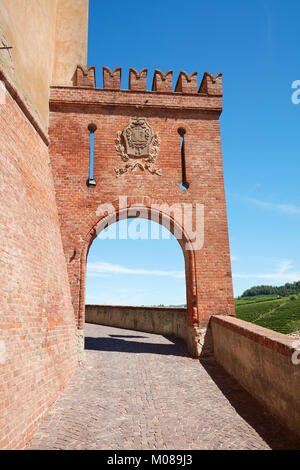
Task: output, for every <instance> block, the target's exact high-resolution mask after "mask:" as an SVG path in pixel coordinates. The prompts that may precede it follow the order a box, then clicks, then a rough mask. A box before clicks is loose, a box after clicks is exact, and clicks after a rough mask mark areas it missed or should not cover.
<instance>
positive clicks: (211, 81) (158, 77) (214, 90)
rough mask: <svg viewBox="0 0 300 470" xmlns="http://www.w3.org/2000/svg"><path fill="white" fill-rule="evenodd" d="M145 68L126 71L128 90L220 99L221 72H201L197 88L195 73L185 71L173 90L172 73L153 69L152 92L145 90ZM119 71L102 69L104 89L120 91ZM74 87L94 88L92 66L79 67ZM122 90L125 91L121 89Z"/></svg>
mask: <svg viewBox="0 0 300 470" xmlns="http://www.w3.org/2000/svg"><path fill="white" fill-rule="evenodd" d="M147 75H148V69H147V68H144V69H142V70H141V71H140V72H138V71H137V70H136V69H134V68H132V67H130V68H129V86H128V90H129V91H140V92H147V91H151V92H158V93H182V94H193V95H196V94H202V95H212V96H219V97H222V96H223V88H222V73H218V74H217V75H215V76H214V75H213V74H211V73H209V72H204V75H203V77H202V81H201V83H200V86H199V88H198V72H192V73H191V74H190V75H188V74H187V73H186V72H185V71H180V72H179V75H178V79H177V81H176V85H175V88H174V91H173V70H168V71H167V72H165V73H163V72H162V71H161V70H158V69H156V70H155V71H154V74H153V81H152V89H151V90H147ZM121 76H122V68H121V67H117V68H115V69H114V70H110V69H109V68H108V67H105V66H104V67H103V89H104V90H121ZM73 83H74V86H75V87H81V88H96V75H95V67H94V66H92V67H89V68H87V69H83V67H81V66H78V67H77V70H76V72H75V74H74V80H73ZM122 91H125V90H122Z"/></svg>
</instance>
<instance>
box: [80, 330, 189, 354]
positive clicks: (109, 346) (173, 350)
mask: <svg viewBox="0 0 300 470" xmlns="http://www.w3.org/2000/svg"><path fill="white" fill-rule="evenodd" d="M165 337H166V338H167V339H168V340H169V341H170V342H171V344H161V343H147V342H141V341H138V342H137V341H131V340H130V339H132V338H136V339H140V338H145V339H147V338H148V337H147V336H133V335H128V336H127V335H110V337H109V338H105V337H100V338H92V337H86V338H85V349H90V350H94V351H117V352H124V353H134V354H163V355H168V356H188V354H187V350H186V346H185V343H184V341H182V340H180V339H178V340H177V338H173V337H169V336H165ZM125 338H127V339H125Z"/></svg>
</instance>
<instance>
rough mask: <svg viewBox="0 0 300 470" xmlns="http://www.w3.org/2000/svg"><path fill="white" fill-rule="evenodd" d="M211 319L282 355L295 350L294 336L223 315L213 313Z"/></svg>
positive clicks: (287, 354)
mask: <svg viewBox="0 0 300 470" xmlns="http://www.w3.org/2000/svg"><path fill="white" fill-rule="evenodd" d="M211 321H212V322H215V323H218V324H219V325H222V326H224V327H225V328H228V329H230V330H232V331H235V332H237V333H239V334H240V335H242V336H245V337H247V338H249V339H251V340H252V341H255V342H256V343H258V344H261V345H262V346H266V347H267V348H269V349H272V350H273V351H277V352H279V353H280V354H283V355H284V356H291V355H292V354H293V352H294V351H296V348H294V347H293V346H292V345H293V343H294V342H295V338H291V337H287V336H286V335H284V334H282V333H277V332H276V331H272V330H269V329H268V328H264V327H262V326H258V325H255V324H253V323H249V322H246V321H244V320H240V319H239V318H235V317H231V316H225V315H213V316H212V317H211Z"/></svg>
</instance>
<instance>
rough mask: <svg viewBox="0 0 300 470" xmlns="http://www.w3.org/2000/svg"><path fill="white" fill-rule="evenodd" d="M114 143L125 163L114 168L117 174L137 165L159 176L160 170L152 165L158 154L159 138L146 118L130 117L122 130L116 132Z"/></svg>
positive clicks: (121, 173)
mask: <svg viewBox="0 0 300 470" xmlns="http://www.w3.org/2000/svg"><path fill="white" fill-rule="evenodd" d="M116 144H117V145H116V150H117V151H118V154H119V155H120V157H121V158H122V160H123V162H125V163H126V165H125V166H124V167H122V168H115V173H116V174H117V176H121V175H123V174H124V173H126V172H127V171H129V170H131V171H133V170H134V169H135V168H137V167H138V168H140V169H141V170H143V171H144V170H147V171H149V172H150V173H151V174H153V175H159V176H161V170H158V169H157V168H154V166H153V165H154V163H155V162H156V159H157V157H158V154H159V146H160V139H159V136H158V134H154V132H153V129H152V127H151V126H149V124H148V122H147V121H146V119H142V118H135V119H130V121H129V123H128V124H127V126H125V127H124V129H123V131H122V132H121V131H119V132H118V134H117V138H116Z"/></svg>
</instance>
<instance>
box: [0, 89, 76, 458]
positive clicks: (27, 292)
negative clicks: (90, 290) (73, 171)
mask: <svg viewBox="0 0 300 470" xmlns="http://www.w3.org/2000/svg"><path fill="white" fill-rule="evenodd" d="M24 110H25V108H24ZM0 149H1V150H0V151H1V158H0V188H1V199H0V201H1V202H0V204H1V211H0V278H1V282H0V298H1V313H0V342H1V343H0V351H1V353H0V362H1V363H0V448H1V449H17V448H22V447H24V446H25V444H26V442H27V441H28V439H29V438H30V436H31V435H32V433H33V431H34V430H35V429H36V427H37V424H38V423H39V421H40V420H41V419H42V418H43V416H44V415H45V413H46V412H47V410H48V409H49V406H50V405H51V404H52V402H53V401H54V400H55V399H56V398H57V396H58V394H59V392H60V390H61V389H62V388H63V386H64V385H65V383H66V381H67V380H68V378H69V377H70V375H71V374H72V372H73V370H74V368H75V367H76V364H77V351H76V327H75V322H74V313H73V309H72V304H71V299H70V289H69V283H68V276H67V271H66V265H65V259H64V255H63V249H62V243H61V236H60V228H59V222H58V216H57V209H56V204H55V195H54V187H53V178H52V174H51V169H50V165H49V163H48V162H49V153H48V147H47V146H46V144H45V143H44V141H43V140H42V138H41V136H40V135H39V134H38V133H37V132H36V130H35V129H34V127H33V126H32V124H30V123H29V121H28V119H27V118H26V117H25V115H24V113H23V111H22V110H21V109H20V107H19V106H18V104H17V103H16V101H15V100H14V99H12V97H11V96H10V94H9V93H8V92H7V93H6V104H1V105H0ZM4 348H5V349H6V355H5V356H4V351H3V350H4Z"/></svg>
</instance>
